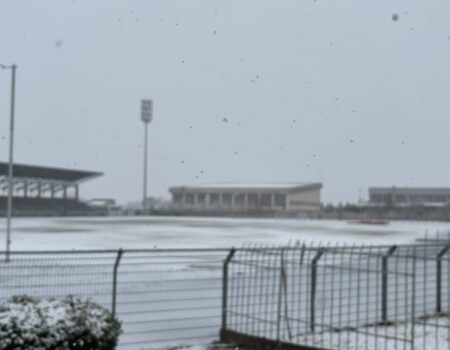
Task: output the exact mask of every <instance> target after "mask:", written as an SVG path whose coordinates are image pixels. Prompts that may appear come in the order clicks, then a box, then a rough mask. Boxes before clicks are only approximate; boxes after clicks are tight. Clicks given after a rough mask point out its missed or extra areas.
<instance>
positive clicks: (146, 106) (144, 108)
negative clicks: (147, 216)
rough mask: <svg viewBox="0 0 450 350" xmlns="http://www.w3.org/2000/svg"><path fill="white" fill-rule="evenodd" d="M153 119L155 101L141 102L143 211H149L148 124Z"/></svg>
mask: <svg viewBox="0 0 450 350" xmlns="http://www.w3.org/2000/svg"><path fill="white" fill-rule="evenodd" d="M152 119H153V101H152V100H141V120H142V122H143V123H144V188H143V195H142V209H143V211H144V212H145V210H146V209H147V144H148V124H149V123H150V122H151V121H152Z"/></svg>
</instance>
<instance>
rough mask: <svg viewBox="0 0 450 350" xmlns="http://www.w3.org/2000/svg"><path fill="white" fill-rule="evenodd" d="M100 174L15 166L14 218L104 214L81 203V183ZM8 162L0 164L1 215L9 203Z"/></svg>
mask: <svg viewBox="0 0 450 350" xmlns="http://www.w3.org/2000/svg"><path fill="white" fill-rule="evenodd" d="M101 175H103V174H102V173H99V172H93V171H82V170H71V169H61V168H50V167H42V166H34V165H24V164H14V167H13V180H12V181H13V202H12V215H13V216H83V215H99V214H102V213H101V212H99V211H98V210H97V209H96V208H93V207H91V206H89V205H87V204H86V203H83V202H81V201H80V200H79V186H80V184H81V183H83V182H85V181H88V180H91V179H93V178H96V177H99V176H101ZM8 188H9V181H8V163H5V162H0V216H6V212H7V203H8Z"/></svg>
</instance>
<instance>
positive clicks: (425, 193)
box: [369, 186, 450, 206]
mask: <svg viewBox="0 0 450 350" xmlns="http://www.w3.org/2000/svg"><path fill="white" fill-rule="evenodd" d="M369 203H370V204H374V205H391V206H414V205H422V206H427V205H428V206H430V205H431V206H433V205H447V204H450V188H444V187H395V186H394V187H371V188H369Z"/></svg>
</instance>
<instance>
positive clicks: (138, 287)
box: [0, 249, 228, 350]
mask: <svg viewBox="0 0 450 350" xmlns="http://www.w3.org/2000/svg"><path fill="white" fill-rule="evenodd" d="M227 254H228V250H226V249H183V250H178V249H176V250H156V249H155V250H107V251H106V250H105V251H103V250H102V251H94V250H91V251H47V252H44V251H39V252H11V253H10V261H9V262H5V256H4V253H0V260H1V262H0V300H5V299H7V298H9V297H11V296H12V295H23V294H26V295H30V296H34V297H58V296H65V295H68V294H71V295H76V296H79V297H85V298H90V299H91V300H93V301H95V302H98V303H99V304H101V305H103V306H105V307H107V308H108V309H109V310H111V311H112V312H113V313H115V314H116V316H117V317H118V319H119V320H121V321H122V328H123V331H124V332H123V334H122V335H121V337H120V342H119V347H118V349H119V350H121V349H125V350H134V349H157V348H166V347H169V346H170V347H175V346H182V345H187V344H199V343H209V342H210V341H212V340H217V339H218V336H219V330H220V325H221V300H222V266H223V260H224V259H225V258H226V256H227Z"/></svg>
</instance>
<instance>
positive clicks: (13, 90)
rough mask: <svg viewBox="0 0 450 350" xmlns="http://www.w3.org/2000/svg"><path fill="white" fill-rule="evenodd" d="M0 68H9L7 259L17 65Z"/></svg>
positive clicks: (9, 231) (7, 251)
mask: <svg viewBox="0 0 450 350" xmlns="http://www.w3.org/2000/svg"><path fill="white" fill-rule="evenodd" d="M0 68H2V69H11V105H10V122H9V165H8V204H7V209H6V210H7V214H6V216H7V218H6V254H5V260H6V261H7V262H8V261H9V255H10V250H11V216H12V195H13V146H14V112H15V96H16V69H17V66H16V65H15V64H12V65H10V66H7V65H4V64H1V63H0Z"/></svg>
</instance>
